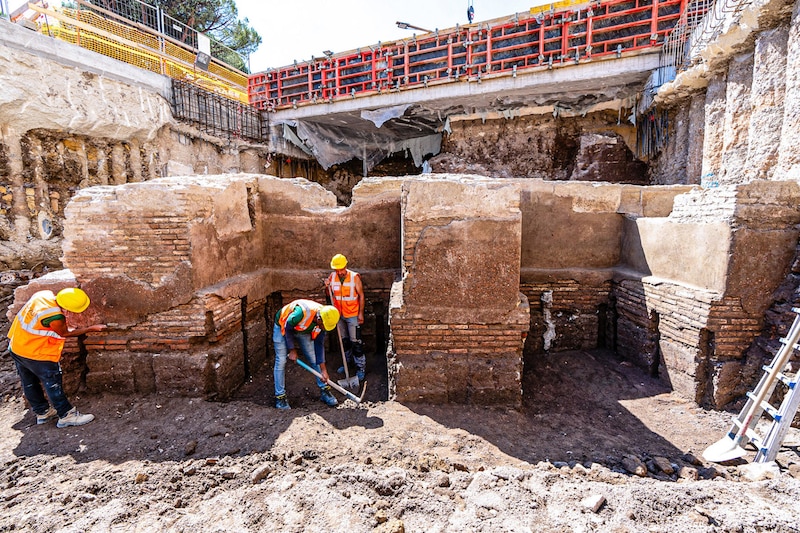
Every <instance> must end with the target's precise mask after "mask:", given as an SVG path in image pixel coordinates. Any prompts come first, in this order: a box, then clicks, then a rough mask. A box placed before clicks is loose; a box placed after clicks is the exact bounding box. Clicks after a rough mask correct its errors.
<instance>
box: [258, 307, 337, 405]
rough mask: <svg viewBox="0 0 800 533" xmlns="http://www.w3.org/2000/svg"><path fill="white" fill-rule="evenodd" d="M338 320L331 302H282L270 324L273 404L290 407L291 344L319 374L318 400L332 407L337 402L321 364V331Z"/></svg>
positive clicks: (331, 326)
mask: <svg viewBox="0 0 800 533" xmlns="http://www.w3.org/2000/svg"><path fill="white" fill-rule="evenodd" d="M337 322H339V311H337V310H336V308H335V307H333V306H332V305H322V304H321V303H317V302H314V301H312V300H294V301H293V302H290V303H288V304H287V305H284V306H283V307H282V308H281V310H280V311H278V312H277V313H276V314H275V325H274V326H273V327H272V344H273V346H274V347H275V368H274V370H273V375H274V377H275V407H277V408H278V409H283V410H286V409H290V407H289V400H288V399H287V398H286V358H287V356H288V358H289V359H291V360H292V361H296V360H297V349H296V348H295V344H299V345H300V350H301V351H302V352H303V355H304V356H305V358H306V360H307V361H308V363H309V365H310V366H311V367H312V368H313V369H314V370H316V371H317V372H319V373H320V374H322V377H323V378H324V381H323V380H320V379H319V378H317V386H319V389H320V400H322V401H323V402H325V404H326V405H328V406H330V407H334V406H335V405H337V404H338V403H339V402H338V400H336V398H334V396H333V394H331V388H330V386H329V385H328V384H327V382H328V381H329V380H330V378H329V377H328V370H327V368H326V367H325V349H324V342H323V341H324V339H325V332H326V331H331V330H333V328H335V327H336V324H337Z"/></svg>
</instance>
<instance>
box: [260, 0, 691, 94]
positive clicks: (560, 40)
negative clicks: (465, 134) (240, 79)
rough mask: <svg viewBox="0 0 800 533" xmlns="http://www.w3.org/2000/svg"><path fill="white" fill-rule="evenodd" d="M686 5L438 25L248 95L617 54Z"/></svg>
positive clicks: (438, 78)
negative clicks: (442, 27)
mask: <svg viewBox="0 0 800 533" xmlns="http://www.w3.org/2000/svg"><path fill="white" fill-rule="evenodd" d="M685 4H686V2H685V0H663V1H659V0H613V1H610V2H596V3H593V4H590V5H588V6H583V7H581V8H578V9H572V8H568V9H563V10H561V11H555V10H551V11H550V12H541V11H540V12H538V14H536V15H535V16H534V15H531V16H528V17H524V18H518V17H515V18H514V19H513V20H511V21H508V22H503V23H502V24H495V25H491V26H490V24H489V23H479V24H472V25H469V26H464V27H461V28H459V27H456V28H455V29H452V30H445V31H436V32H435V33H433V34H425V35H423V36H421V37H417V36H414V37H412V38H410V39H404V40H402V41H397V42H394V43H391V44H388V45H385V46H381V45H380V44H379V45H378V46H377V47H368V51H362V50H357V51H355V52H348V53H345V54H339V55H332V56H331V57H328V58H327V59H324V60H314V61H312V62H309V63H302V64H295V65H292V66H288V67H283V68H280V69H278V70H277V71H275V72H273V73H270V74H269V75H268V76H267V77H266V78H265V76H264V75H263V74H256V75H253V76H251V77H250V83H249V89H248V94H249V95H252V97H253V100H251V102H252V103H253V104H254V105H256V106H257V107H259V109H271V108H280V107H286V106H289V105H298V104H303V103H313V102H316V101H318V100H319V99H323V100H326V101H329V102H330V101H335V100H336V99H337V98H346V97H353V98H354V97H356V96H358V95H366V94H372V93H375V92H381V91H384V90H400V89H403V88H414V87H426V86H428V84H430V83H439V82H450V81H456V80H460V79H480V78H481V77H483V76H487V75H502V74H511V75H516V74H517V72H520V71H525V70H526V69H536V68H553V67H554V66H562V65H566V64H570V63H576V62H581V61H588V60H591V59H592V58H600V57H604V56H605V57H607V56H612V55H616V56H618V57H619V56H620V55H621V54H622V53H624V52H631V51H637V50H642V49H646V48H654V47H659V46H661V44H662V43H663V42H664V39H665V37H666V36H667V34H668V33H669V32H671V31H672V29H673V28H674V27H675V25H676V23H677V22H678V20H679V18H680V16H681V12H682V10H684V9H685ZM273 74H274V75H275V77H272V75H273Z"/></svg>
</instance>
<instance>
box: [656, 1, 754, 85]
mask: <svg viewBox="0 0 800 533" xmlns="http://www.w3.org/2000/svg"><path fill="white" fill-rule="evenodd" d="M751 1H752V0H690V2H689V4H688V6H687V8H686V9H685V10H684V12H683V14H682V15H681V19H680V21H679V22H678V25H677V26H676V27H675V31H674V32H672V34H671V35H670V36H669V37H668V38H667V41H666V42H665V43H664V47H663V48H662V49H661V58H660V66H659V69H660V71H662V74H661V76H660V77H661V78H662V83H664V82H666V81H670V80H671V79H674V78H675V75H677V74H678V73H680V72H683V71H685V70H688V69H690V68H691V67H693V66H694V65H696V64H697V63H699V62H700V61H701V57H700V56H699V55H697V54H695V55H692V54H691V51H692V50H700V49H703V48H705V47H706V45H708V44H709V43H710V42H712V41H713V40H714V39H716V38H717V37H718V36H719V34H720V32H721V31H722V26H723V23H724V22H725V21H726V20H731V18H732V17H734V18H735V17H738V16H739V15H740V14H741V12H742V10H743V9H744V8H745V7H747V5H749V4H750V3H751ZM670 74H671V76H670Z"/></svg>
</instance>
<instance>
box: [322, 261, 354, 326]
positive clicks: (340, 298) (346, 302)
mask: <svg viewBox="0 0 800 533" xmlns="http://www.w3.org/2000/svg"><path fill="white" fill-rule="evenodd" d="M357 278H358V273H357V272H353V271H352V270H348V271H347V274H346V275H345V277H344V280H342V281H340V280H339V276H338V275H337V274H336V272H331V275H330V278H329V279H330V285H331V290H332V291H333V305H334V307H336V309H338V310H339V313H341V315H342V316H343V317H344V318H350V317H351V316H358V292H357V291H356V279H357Z"/></svg>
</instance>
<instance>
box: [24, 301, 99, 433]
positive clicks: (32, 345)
mask: <svg viewBox="0 0 800 533" xmlns="http://www.w3.org/2000/svg"><path fill="white" fill-rule="evenodd" d="M89 303H90V302H89V296H87V294H86V293H85V292H84V291H82V290H81V289H75V288H69V289H63V290H61V291H59V292H58V294H53V291H39V292H37V293H35V294H34V295H33V296H31V298H30V299H29V300H28V302H27V303H26V304H25V305H24V306H23V308H22V309H20V311H19V313H17V316H15V317H14V321H13V322H12V324H11V329H10V330H9V331H8V338H9V339H10V340H11V342H10V344H9V347H8V348H9V352H10V353H11V358H12V359H13V360H14V363H15V364H16V366H17V374H19V378H20V381H21V382H22V392H23V394H24V395H25V398H26V399H27V400H28V403H29V404H30V406H31V410H33V412H34V413H36V423H37V424H45V423H47V422H48V421H50V420H52V419H54V418H56V417H58V422H57V423H56V425H57V426H58V427H60V428H64V427H67V426H82V425H83V424H88V423H89V422H91V421H92V420H94V415H88V414H81V413H79V412H78V409H76V408H75V407H73V406H72V404H71V403H69V400H68V399H67V396H66V395H65V394H64V388H63V384H62V374H61V365H60V364H59V361H60V360H61V352H62V351H63V349H64V340H65V338H66V337H78V336H80V335H84V334H86V333H88V332H90V331H103V330H104V329H106V325H105V324H95V325H93V326H89V327H86V328H77V329H71V328H69V326H67V319H66V314H65V311H70V312H72V313H83V312H84V311H85V310H86V308H87V307H89ZM42 389H44V391H43V390H42ZM45 393H46V394H47V397H45ZM48 399H49V402H48Z"/></svg>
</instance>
